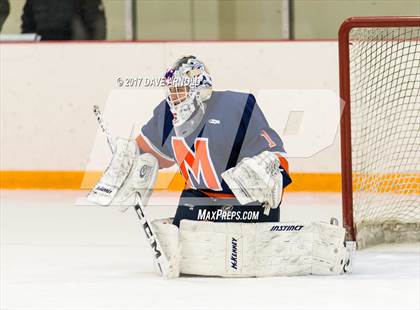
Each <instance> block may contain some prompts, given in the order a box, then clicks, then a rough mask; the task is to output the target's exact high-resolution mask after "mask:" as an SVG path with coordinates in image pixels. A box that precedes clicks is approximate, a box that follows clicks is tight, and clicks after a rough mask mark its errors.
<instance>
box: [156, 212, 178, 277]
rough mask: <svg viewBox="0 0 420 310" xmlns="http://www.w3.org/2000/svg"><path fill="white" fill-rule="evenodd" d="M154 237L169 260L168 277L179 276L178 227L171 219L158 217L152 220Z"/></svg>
mask: <svg viewBox="0 0 420 310" xmlns="http://www.w3.org/2000/svg"><path fill="white" fill-rule="evenodd" d="M152 227H153V230H154V232H155V234H156V238H157V239H158V240H159V243H160V246H161V247H162V250H163V252H164V254H165V256H166V259H167V260H168V262H169V269H170V275H169V277H170V278H176V277H179V259H180V250H181V246H180V243H179V230H178V227H177V226H175V225H173V224H172V220H171V219H158V220H154V221H153V222H152Z"/></svg>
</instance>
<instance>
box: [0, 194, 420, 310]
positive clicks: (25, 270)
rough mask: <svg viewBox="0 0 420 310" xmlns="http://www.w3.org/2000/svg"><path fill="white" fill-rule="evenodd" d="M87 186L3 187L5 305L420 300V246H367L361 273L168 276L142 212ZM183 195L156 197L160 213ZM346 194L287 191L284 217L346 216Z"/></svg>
mask: <svg viewBox="0 0 420 310" xmlns="http://www.w3.org/2000/svg"><path fill="white" fill-rule="evenodd" d="M85 194H86V193H85V192H81V191H80V192H77V191H75V192H73V191H2V192H1V208H0V212H1V213H0V215H1V270H0V271H1V283H0V284H1V304H0V306H1V309H8V310H9V309H45V310H47V309H121V310H123V309H419V308H420V293H419V292H420V247H419V245H418V244H417V245H404V246H401V245H400V246H394V247H392V246H381V247H376V248H371V249H367V250H363V251H359V252H357V255H356V261H355V272H354V274H353V275H346V276H337V277H320V276H305V277H283V278H258V279H256V278H251V279H220V278H204V277H183V278H179V279H175V280H164V279H162V278H160V277H159V276H158V275H157V274H156V273H155V272H154V267H153V263H152V258H151V253H150V249H149V248H148V246H147V244H146V242H145V239H144V237H143V232H142V231H141V229H140V227H139V225H138V220H137V217H136V215H135V214H134V211H132V210H129V211H128V212H126V213H123V214H122V213H120V212H118V210H116V209H111V208H102V207H95V206H83V205H75V201H76V200H77V199H78V198H80V197H82V196H83V195H85ZM175 202H176V196H174V195H170V196H159V197H153V198H152V201H151V203H152V204H153V205H154V206H153V208H149V213H150V215H151V216H152V217H153V218H158V217H165V216H170V215H172V214H173V212H174V210H175V208H174V206H173V203H175ZM340 203H341V202H340V196H339V195H337V194H297V193H296V194H295V193H294V194H289V193H286V196H285V201H284V204H283V207H282V208H283V209H282V217H283V220H310V219H316V220H319V219H322V220H328V219H329V217H330V216H335V217H340V216H341V211H340V207H339V206H340Z"/></svg>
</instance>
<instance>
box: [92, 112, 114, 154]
mask: <svg viewBox="0 0 420 310" xmlns="http://www.w3.org/2000/svg"><path fill="white" fill-rule="evenodd" d="M93 114H95V117H96V120H97V121H98V124H99V127H101V130H102V133H103V134H104V135H105V137H106V141H108V145H109V147H110V149H111V152H112V154H114V151H115V144H114V141H113V140H112V137H111V134H110V133H109V130H108V128H107V127H106V126H105V123H104V120H103V119H102V114H101V110H99V106H97V105H94V106H93Z"/></svg>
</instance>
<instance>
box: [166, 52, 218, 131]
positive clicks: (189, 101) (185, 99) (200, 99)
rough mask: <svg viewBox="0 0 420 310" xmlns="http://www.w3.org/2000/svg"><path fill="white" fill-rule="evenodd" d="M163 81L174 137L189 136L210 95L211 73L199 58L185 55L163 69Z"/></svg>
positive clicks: (202, 113)
mask: <svg viewBox="0 0 420 310" xmlns="http://www.w3.org/2000/svg"><path fill="white" fill-rule="evenodd" d="M165 84H166V91H167V97H166V101H167V103H168V105H169V107H170V109H171V112H172V114H173V116H174V118H173V125H174V129H175V132H176V134H177V136H183V137H185V136H188V135H190V134H191V133H192V132H193V131H194V130H195V129H196V128H197V126H198V125H199V123H200V122H201V120H202V118H203V115H204V112H205V109H206V106H205V104H204V102H205V101H206V100H208V99H209V98H210V96H211V92H212V80H211V77H210V74H209V72H208V71H207V69H206V67H205V65H204V63H203V62H202V61H200V60H198V59H197V58H196V57H195V56H185V57H182V58H180V59H178V60H177V61H176V62H175V64H174V65H173V66H172V67H171V68H169V69H168V70H167V71H166V74H165Z"/></svg>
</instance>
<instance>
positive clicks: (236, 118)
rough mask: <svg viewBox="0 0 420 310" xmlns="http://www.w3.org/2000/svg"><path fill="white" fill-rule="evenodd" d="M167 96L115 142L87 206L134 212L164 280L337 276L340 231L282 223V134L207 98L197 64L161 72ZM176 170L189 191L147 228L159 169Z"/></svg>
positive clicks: (242, 98)
mask: <svg viewBox="0 0 420 310" xmlns="http://www.w3.org/2000/svg"><path fill="white" fill-rule="evenodd" d="M165 83H166V92H167V94H166V98H165V99H164V100H163V101H162V102H160V103H159V105H158V106H157V107H156V108H155V109H154V112H153V116H152V118H151V119H150V120H149V121H148V122H147V123H146V124H145V125H144V126H143V128H142V130H141V132H140V133H139V134H138V136H137V138H136V140H135V141H134V140H126V139H122V138H118V139H117V140H116V143H115V146H114V147H113V153H114V154H113V158H112V160H111V163H110V165H109V166H108V168H107V169H106V171H105V173H104V175H103V177H102V178H101V180H100V181H99V182H98V184H96V186H95V187H94V188H93V190H92V191H91V192H90V193H89V195H88V199H89V200H90V201H93V202H95V203H97V204H100V205H110V204H116V205H118V204H125V205H132V206H137V207H136V211H137V213H138V215H139V217H140V219H141V220H142V221H143V226H144V227H145V231H146V236H147V237H148V238H149V241H150V243H151V245H152V248H154V250H155V254H156V255H155V258H156V260H157V261H158V262H159V266H160V267H159V268H160V269H161V271H162V273H163V274H164V275H165V276H166V277H178V276H179V275H180V274H194V275H205V276H222V277H255V276H256V277H260V276H285V275H287V276H290V275H307V274H317V275H338V274H342V273H345V272H348V271H350V267H351V254H352V250H353V247H351V246H347V245H348V243H346V242H345V240H344V238H345V230H344V229H343V228H342V227H339V226H338V225H337V223H323V222H288V223H286V222H280V204H281V201H282V196H283V189H284V188H285V187H286V186H288V185H289V184H290V183H291V182H292V180H291V178H290V175H289V172H288V162H287V160H286V158H285V154H286V153H285V150H284V148H283V143H282V140H281V138H280V137H279V135H278V134H277V133H276V132H275V131H274V130H273V129H272V128H270V126H269V124H268V122H267V120H266V119H265V117H264V115H263V113H262V111H261V109H260V108H259V106H258V104H257V102H256V99H255V97H254V96H253V95H252V94H249V93H240V92H233V91H213V90H212V79H211V76H210V74H209V72H208V70H207V68H206V67H205V65H204V63H203V62H202V61H200V60H199V59H197V58H196V57H194V56H187V57H182V58H180V59H179V60H177V61H176V62H175V64H174V65H173V66H172V67H170V68H169V69H168V70H167V72H166V74H165ZM175 164H177V165H178V167H179V169H180V171H181V173H182V175H183V177H184V178H185V182H186V187H185V190H183V192H182V194H181V197H180V200H179V203H178V207H177V210H176V213H175V215H174V217H173V218H168V219H159V220H154V221H153V222H150V223H149V220H148V219H147V218H146V217H145V215H144V211H143V207H145V206H147V201H148V198H149V196H150V193H151V192H152V190H153V185H154V182H155V180H156V175H157V173H158V169H159V168H166V167H170V166H172V165H175Z"/></svg>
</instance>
